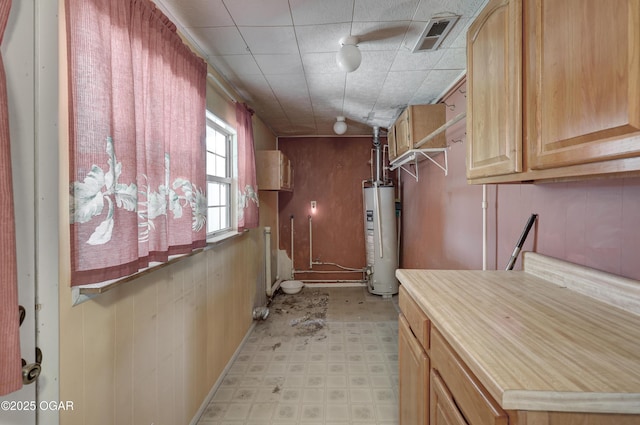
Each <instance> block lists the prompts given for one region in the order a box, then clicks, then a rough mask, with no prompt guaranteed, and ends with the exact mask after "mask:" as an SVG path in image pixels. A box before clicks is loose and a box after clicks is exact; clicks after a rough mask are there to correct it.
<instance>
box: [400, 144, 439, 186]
mask: <svg viewBox="0 0 640 425" xmlns="http://www.w3.org/2000/svg"><path fill="white" fill-rule="evenodd" d="M448 149H449V148H430V149H411V150H408V151H406V152H405V153H403V154H402V155H400V156H398V157H397V158H395V159H394V160H393V162H392V163H391V165H390V167H389V169H390V170H391V171H393V170H395V169H397V168H400V169H402V170H404V171H405V172H406V173H407V174H409V175H410V176H412V177H413V178H415V179H416V181H418V180H419V178H418V162H420V161H422V160H424V159H428V160H429V161H431V162H432V163H434V164H435V165H436V166H438V168H440V169H441V170H442V171H444V175H445V176H446V175H447V174H448V172H449V160H448V155H447V150H448ZM441 153H442V154H443V155H444V161H443V164H441V163H439V162H438V161H436V160H435V157H436V156H437V155H439V154H441ZM408 165H413V170H414V172H412V171H411V170H410V169H409V168H408V167H406V166H408Z"/></svg>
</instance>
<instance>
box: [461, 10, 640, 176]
mask: <svg viewBox="0 0 640 425" xmlns="http://www.w3.org/2000/svg"><path fill="white" fill-rule="evenodd" d="M467 44H468V46H467V63H468V73H467V88H468V96H467V142H468V144H467V179H468V180H469V182H470V183H500V182H513V181H535V180H538V181H543V180H558V179H577V178H583V177H588V176H594V175H607V174H612V173H615V174H618V175H639V174H640V96H638V89H639V88H640V0H620V1H619V2H616V5H615V7H612V6H611V4H609V3H607V2H602V1H598V0H567V1H560V2H559V1H552V0H489V2H488V3H487V5H486V7H485V8H484V9H483V11H482V12H481V13H480V15H478V18H477V19H476V20H475V21H474V23H473V24H472V25H471V26H470V28H469V31H468V33H467ZM623 173H626V174H623Z"/></svg>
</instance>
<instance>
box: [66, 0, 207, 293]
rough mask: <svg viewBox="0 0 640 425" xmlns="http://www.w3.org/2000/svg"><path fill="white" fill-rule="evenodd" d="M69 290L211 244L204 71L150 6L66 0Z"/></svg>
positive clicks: (135, 0)
mask: <svg viewBox="0 0 640 425" xmlns="http://www.w3.org/2000/svg"><path fill="white" fill-rule="evenodd" d="M66 14H67V38H68V39H67V44H68V46H69V49H68V51H69V58H68V60H69V90H70V93H69V99H70V105H69V107H70V123H69V124H70V125H69V127H70V141H69V145H70V146H69V150H70V164H69V166H70V174H69V175H70V179H71V182H70V206H69V207H70V217H71V269H72V277H71V284H72V285H80V284H86V283H93V282H102V281H106V280H110V279H115V278H119V277H122V276H127V275H130V274H132V273H135V272H136V271H138V270H140V269H143V268H145V267H148V266H149V264H150V263H151V262H164V261H167V259H168V257H169V256H170V255H174V254H184V253H188V252H191V251H192V250H194V249H197V248H201V247H203V246H205V244H206V225H205V217H206V206H207V204H206V199H205V195H204V193H205V192H204V188H205V179H206V177H205V173H206V171H205V155H204V152H205V135H206V124H205V110H206V104H205V96H206V92H205V90H206V72H207V68H206V64H205V62H204V61H203V60H202V59H200V58H198V57H196V56H195V55H194V54H193V53H192V52H191V51H190V50H189V48H188V47H187V46H185V45H184V44H183V43H182V41H181V40H180V38H179V36H178V35H177V33H176V28H175V26H174V25H173V24H172V23H171V22H170V21H169V20H168V19H167V18H166V16H164V14H162V13H161V12H160V11H159V10H158V9H156V7H155V6H154V4H153V3H152V2H151V1H150V0H66Z"/></svg>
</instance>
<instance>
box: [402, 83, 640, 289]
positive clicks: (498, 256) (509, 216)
mask: <svg viewBox="0 0 640 425" xmlns="http://www.w3.org/2000/svg"><path fill="white" fill-rule="evenodd" d="M464 91H465V87H464V86H463V87H462V89H461V91H458V90H455V91H454V92H453V94H452V95H451V96H450V97H449V98H447V99H446V100H445V102H446V103H447V104H448V105H451V108H449V109H448V110H447V114H448V117H447V118H448V119H450V118H452V117H453V116H455V115H457V114H458V113H460V112H462V111H464V110H465V102H466V98H465V97H464V93H463V92H464ZM454 106H455V109H453V107H454ZM464 135H465V133H464V121H462V122H461V123H459V125H456V126H455V127H452V128H451V129H449V130H448V131H447V140H448V142H449V144H450V146H451V149H450V150H449V174H448V176H446V177H445V176H444V173H443V172H442V171H440V170H439V169H437V168H436V167H435V166H433V165H432V164H429V163H428V162H422V163H421V164H420V166H419V177H420V180H419V182H416V181H415V179H413V178H412V177H411V176H409V175H407V174H406V173H404V172H403V173H402V184H403V190H402V197H403V219H402V225H403V232H402V251H401V252H402V258H401V267H404V268H452V269H480V268H481V267H482V206H481V203H482V186H470V185H467V183H466V177H465V149H466V147H465V146H464V145H465V143H466V141H465V142H464V143H459V142H458V143H457V142H454V141H457V140H464ZM487 192H488V198H487V199H488V209H487V213H488V248H489V249H488V268H489V269H503V268H504V267H505V266H506V264H507V262H508V260H509V258H510V256H511V252H512V251H513V248H514V246H515V244H516V242H517V240H518V238H519V236H520V234H521V232H522V229H523V228H524V225H525V223H526V221H527V219H528V218H529V216H530V215H531V214H532V213H536V214H538V222H537V224H536V226H535V227H534V229H533V230H532V232H531V233H530V234H529V237H528V239H527V242H526V244H525V246H524V249H525V250H534V251H536V252H539V253H541V254H546V255H550V256H553V257H557V258H561V259H565V260H567V261H571V262H575V263H578V264H582V265H586V266H589V267H593V268H596V269H600V270H604V271H607V272H611V273H615V274H619V275H622V276H626V277H630V278H634V279H640V261H638V251H639V250H640V226H638V224H637V221H638V220H639V219H640V179H638V178H626V179H606V180H587V181H580V182H570V183H544V184H504V185H487ZM520 267H521V265H520V260H518V262H517V263H516V269H519V268H520Z"/></svg>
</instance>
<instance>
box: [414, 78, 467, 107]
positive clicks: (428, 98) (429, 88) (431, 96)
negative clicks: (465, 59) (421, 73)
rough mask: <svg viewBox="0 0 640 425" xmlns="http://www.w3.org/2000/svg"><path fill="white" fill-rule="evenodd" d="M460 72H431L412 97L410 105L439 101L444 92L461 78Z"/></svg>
mask: <svg viewBox="0 0 640 425" xmlns="http://www.w3.org/2000/svg"><path fill="white" fill-rule="evenodd" d="M461 75H462V73H461V72H460V71H454V70H435V71H431V72H429V75H427V78H426V79H425V80H424V81H423V82H422V84H421V86H420V87H419V88H418V89H417V90H416V91H415V93H414V95H413V96H412V97H411V100H410V102H409V103H410V104H412V105H419V104H427V103H433V102H436V101H438V100H439V97H440V96H442V95H443V94H444V91H445V90H446V89H447V88H448V87H449V86H450V85H451V83H452V82H454V81H457V80H458V79H459V78H460V77H461Z"/></svg>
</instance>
